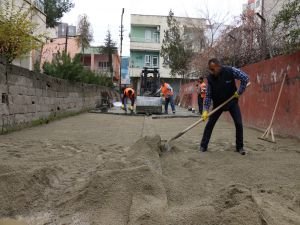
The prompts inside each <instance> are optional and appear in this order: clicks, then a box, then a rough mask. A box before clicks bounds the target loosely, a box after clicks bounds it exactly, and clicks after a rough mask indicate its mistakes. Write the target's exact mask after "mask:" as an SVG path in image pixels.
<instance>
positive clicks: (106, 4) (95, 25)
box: [62, 0, 247, 55]
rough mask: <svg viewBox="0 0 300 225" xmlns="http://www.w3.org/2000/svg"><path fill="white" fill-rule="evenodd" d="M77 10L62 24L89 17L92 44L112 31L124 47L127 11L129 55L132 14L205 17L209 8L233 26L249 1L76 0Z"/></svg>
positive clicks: (72, 10)
mask: <svg viewBox="0 0 300 225" xmlns="http://www.w3.org/2000/svg"><path fill="white" fill-rule="evenodd" d="M73 2H74V3H75V7H74V8H73V9H71V11H70V12H69V13H67V14H65V15H64V17H63V18H62V22H66V23H69V24H71V25H77V23H78V16H79V15H82V14H87V16H88V18H89V21H90V22H91V24H92V29H93V34H94V41H93V43H92V45H103V43H104V39H105V37H106V34H107V30H108V29H109V30H110V31H111V34H112V38H113V40H114V41H115V42H116V43H117V47H119V46H120V25H121V14H122V8H124V17H123V26H124V33H123V34H124V40H123V55H129V32H130V14H143V15H164V16H167V15H168V13H169V11H170V9H172V10H173V12H174V14H175V16H183V17H185V16H188V17H196V18H200V17H201V10H202V11H203V10H204V11H205V10H206V8H208V10H209V12H210V13H211V15H217V16H218V18H224V17H226V18H227V21H228V22H227V23H230V21H231V20H232V18H233V17H234V16H238V15H240V14H241V12H242V5H243V4H244V3H247V0H198V1H197V0H147V1H146V0H106V1H102V0H73Z"/></svg>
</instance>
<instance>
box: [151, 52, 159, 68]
mask: <svg viewBox="0 0 300 225" xmlns="http://www.w3.org/2000/svg"><path fill="white" fill-rule="evenodd" d="M152 66H153V67H158V57H157V56H156V55H154V56H152Z"/></svg>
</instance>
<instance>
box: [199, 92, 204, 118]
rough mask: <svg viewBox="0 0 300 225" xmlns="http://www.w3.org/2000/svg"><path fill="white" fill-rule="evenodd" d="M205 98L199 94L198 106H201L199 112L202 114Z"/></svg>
mask: <svg viewBox="0 0 300 225" xmlns="http://www.w3.org/2000/svg"><path fill="white" fill-rule="evenodd" d="M203 100H204V98H202V97H201V95H198V106H199V113H200V114H202V112H203Z"/></svg>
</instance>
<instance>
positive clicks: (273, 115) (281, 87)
mask: <svg viewBox="0 0 300 225" xmlns="http://www.w3.org/2000/svg"><path fill="white" fill-rule="evenodd" d="M285 78H286V73H285V74H284V77H283V79H282V83H281V86H280V90H279V94H278V97H277V101H276V104H275V108H274V111H273V114H272V118H271V122H270V125H269V127H268V129H270V128H271V127H272V124H273V120H274V117H275V113H276V110H277V107H278V103H279V99H280V96H281V92H282V89H283V85H284V81H285Z"/></svg>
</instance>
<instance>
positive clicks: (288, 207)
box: [0, 136, 300, 225]
mask: <svg viewBox="0 0 300 225" xmlns="http://www.w3.org/2000/svg"><path fill="white" fill-rule="evenodd" d="M161 144H162V142H161V138H160V137H159V136H154V137H143V138H141V139H139V140H138V141H136V142H135V143H134V144H133V145H131V146H130V147H124V148H120V147H118V146H117V147H116V146H115V145H111V147H103V146H102V147H98V148H96V147H95V146H94V147H95V148H91V146H89V145H87V146H86V147H85V146H84V144H82V145H80V146H79V145H77V148H78V149H79V150H80V151H79V150H78V151H72V154H73V155H71V153H70V152H67V150H66V148H63V149H62V150H60V149H57V151H55V152H58V153H57V154H59V155H62V154H63V153H65V154H69V157H65V158H63V159H62V161H61V162H59V163H60V164H59V165H60V166H58V164H57V165H53V166H46V165H44V166H43V167H35V168H34V169H32V170H24V169H22V167H21V166H19V167H12V166H11V165H9V164H1V165H0V177H1V179H0V202H1V204H0V218H6V217H10V218H15V217H16V218H19V217H18V216H20V215H21V216H22V217H21V218H20V221H21V220H22V221H23V222H20V221H19V222H20V224H22V225H23V224H27V225H28V224H30V225H42V224H48V225H54V224H55V225H57V224H59V225H61V224H72V225H73V224H74V225H75V224H76V225H77V224H80V225H92V224H97V225H108V224H109V225H123V224H124V225H125V224H129V225H196V224H201V225H283V224H284V225H298V224H300V191H299V190H300V184H299V182H298V180H297V179H299V178H296V177H294V176H295V174H297V171H298V168H297V167H296V166H295V165H296V163H297V160H295V155H294V153H292V155H290V156H287V154H286V153H284V154H285V155H283V154H282V155H281V158H280V157H278V156H276V155H272V157H273V158H271V160H270V158H268V157H270V156H269V155H267V154H265V153H264V154H265V155H264V156H265V158H263V159H262V160H261V158H262V155H258V156H256V155H255V154H252V153H250V154H249V155H248V156H246V157H242V156H241V155H240V154H237V153H235V152H234V151H231V150H223V149H222V148H219V147H218V148H214V149H213V148H212V149H211V151H210V152H207V153H205V154H202V155H201V154H200V153H199V152H198V151H197V149H196V147H195V146H196V145H195V144H194V143H191V142H188V141H184V140H180V141H177V142H175V143H173V144H174V146H173V147H172V149H171V151H170V152H161ZM57 146H59V144H57ZM64 146H66V143H64ZM88 147H89V148H88ZM220 149H221V150H220ZM295 154H297V153H295ZM39 157H40V156H39ZM285 157H287V158H285ZM45 158H46V157H45ZM266 159H268V160H269V161H272V166H273V167H271V168H269V167H268V166H267V165H266V164H265V161H266ZM56 161H58V160H56ZM287 165H289V166H291V167H293V168H292V169H291V170H287V171H286V172H285V173H284V174H280V171H282V170H283V168H286V167H287ZM274 174H276V175H277V176H279V177H281V179H278V177H276V176H274ZM282 177H285V179H286V180H283V178H282ZM293 179H294V181H295V182H291V180H293ZM285 183H286V185H284V184H285ZM39 215H40V219H39V218H38V217H39ZM3 221H4V222H3ZM5 221H6V223H5ZM7 221H9V220H0V225H2V224H7V225H8V224H13V225H15V224H18V223H16V221H9V222H7ZM18 225H19V224H18Z"/></svg>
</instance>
